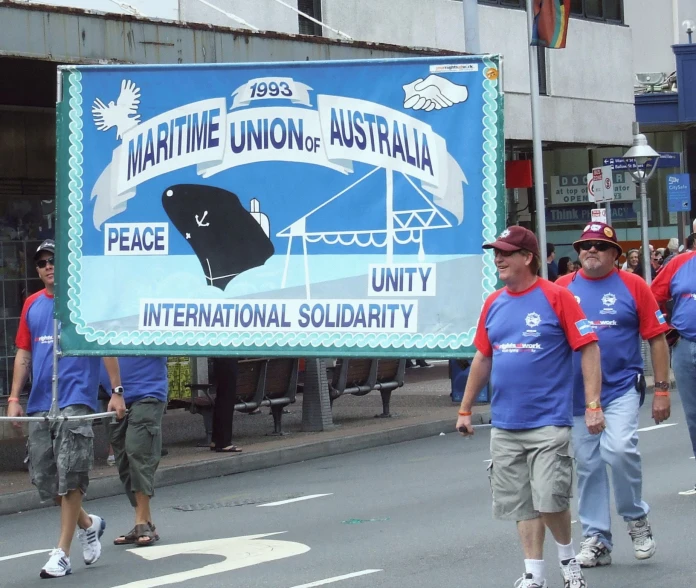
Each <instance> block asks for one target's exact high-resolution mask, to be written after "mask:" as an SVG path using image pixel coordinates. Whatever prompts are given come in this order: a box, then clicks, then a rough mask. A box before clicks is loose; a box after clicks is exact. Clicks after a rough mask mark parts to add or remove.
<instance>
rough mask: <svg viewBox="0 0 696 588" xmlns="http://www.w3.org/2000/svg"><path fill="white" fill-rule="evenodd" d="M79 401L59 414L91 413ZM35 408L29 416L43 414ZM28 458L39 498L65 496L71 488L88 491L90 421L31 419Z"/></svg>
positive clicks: (91, 443)
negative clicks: (40, 420) (35, 410)
mask: <svg viewBox="0 0 696 588" xmlns="http://www.w3.org/2000/svg"><path fill="white" fill-rule="evenodd" d="M92 412H93V411H92V409H91V408H90V407H88V406H84V405H81V404H78V405H75V406H67V407H65V408H64V409H63V410H61V411H60V414H61V415H66V416H75V415H87V414H92ZM47 414H48V413H47V412H37V413H34V414H33V415H32V416H41V417H43V416H46V415H47ZM27 461H28V463H29V475H30V476H31V482H32V484H34V486H36V489H37V490H38V491H39V496H40V497H41V500H42V501H46V500H52V499H55V498H56V497H57V496H65V495H66V494H67V493H68V492H70V491H72V490H80V492H82V494H86V493H87V487H88V486H89V471H90V470H91V469H92V464H93V463H94V432H93V431H92V422H91V421H54V422H52V423H49V422H47V421H44V422H36V421H33V422H30V423H29V441H28V442H27Z"/></svg>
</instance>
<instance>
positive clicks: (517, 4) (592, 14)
mask: <svg viewBox="0 0 696 588" xmlns="http://www.w3.org/2000/svg"><path fill="white" fill-rule="evenodd" d="M478 1H479V4H491V5H493V6H502V7H504V8H521V9H523V10H526V8H527V1H526V0H478ZM623 3H624V0H570V14H571V15H573V16H577V17H578V18H587V19H592V20H604V21H609V22H620V23H623Z"/></svg>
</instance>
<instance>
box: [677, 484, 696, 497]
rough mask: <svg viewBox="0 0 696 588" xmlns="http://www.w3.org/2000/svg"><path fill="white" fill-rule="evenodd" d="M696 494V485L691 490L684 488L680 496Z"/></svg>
mask: <svg viewBox="0 0 696 588" xmlns="http://www.w3.org/2000/svg"><path fill="white" fill-rule="evenodd" d="M694 494H696V486H694V487H693V488H689V490H684V491H683V492H680V493H679V496H693V495H694Z"/></svg>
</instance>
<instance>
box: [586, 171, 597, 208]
mask: <svg viewBox="0 0 696 588" xmlns="http://www.w3.org/2000/svg"><path fill="white" fill-rule="evenodd" d="M587 199H588V200H589V201H590V202H597V200H596V194H595V191H594V178H593V175H592V174H587Z"/></svg>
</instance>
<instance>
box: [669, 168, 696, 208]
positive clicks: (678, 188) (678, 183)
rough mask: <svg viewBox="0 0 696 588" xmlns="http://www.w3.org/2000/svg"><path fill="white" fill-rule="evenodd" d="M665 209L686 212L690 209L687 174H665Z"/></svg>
mask: <svg viewBox="0 0 696 588" xmlns="http://www.w3.org/2000/svg"><path fill="white" fill-rule="evenodd" d="M667 210H668V211H669V212H687V211H689V210H691V181H690V179H689V174H669V175H668V176H667Z"/></svg>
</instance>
